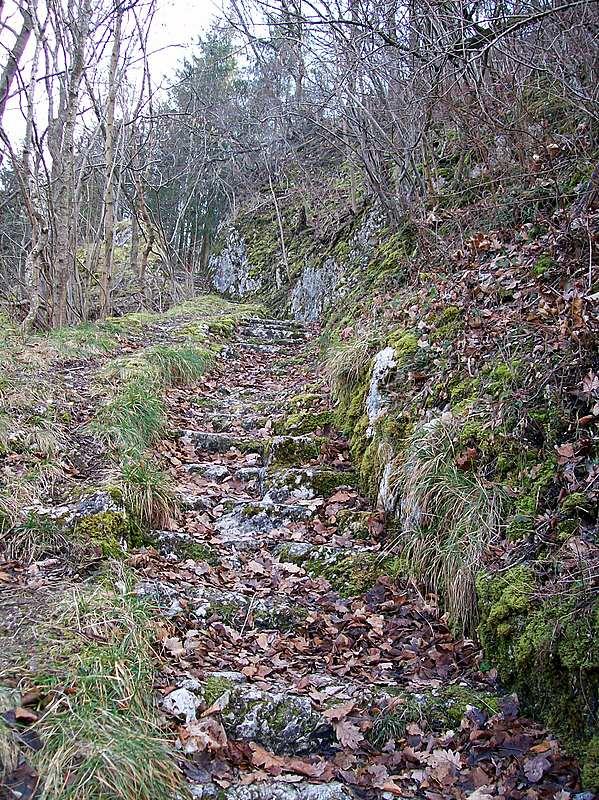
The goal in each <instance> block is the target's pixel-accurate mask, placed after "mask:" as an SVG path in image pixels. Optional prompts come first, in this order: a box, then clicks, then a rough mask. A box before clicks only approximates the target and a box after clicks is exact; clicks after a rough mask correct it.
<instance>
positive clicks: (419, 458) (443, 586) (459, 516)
mask: <svg viewBox="0 0 599 800" xmlns="http://www.w3.org/2000/svg"><path fill="white" fill-rule="evenodd" d="M459 429H460V423H459V422H458V421H457V420H456V419H454V418H453V417H448V418H447V419H443V418H436V419H434V420H432V421H431V422H428V423H425V424H423V425H422V426H420V427H419V428H418V429H417V430H416V431H415V432H414V434H413V435H412V436H411V437H410V440H409V442H408V445H407V448H406V450H405V452H404V454H403V456H402V459H401V461H400V463H398V465H397V469H396V470H395V472H394V475H393V477H392V480H391V484H392V487H393V489H394V491H396V492H397V496H399V497H401V501H400V503H401V505H400V522H401V534H400V535H399V537H398V538H397V540H396V541H395V542H394V546H397V547H400V548H401V552H402V556H403V557H404V558H405V559H406V561H407V563H408V564H409V565H410V568H411V570H412V575H413V577H414V578H416V579H418V580H421V581H424V582H425V583H426V585H427V587H428V588H429V589H430V590H431V591H433V592H435V593H436V594H438V595H439V596H440V597H443V598H444V599H445V604H446V609H447V611H448V612H449V617H450V620H451V623H452V625H453V626H454V627H455V628H456V629H458V630H461V631H463V632H466V633H472V632H473V631H474V629H475V627H476V623H477V604H476V586H475V578H476V574H477V572H479V570H480V569H481V564H482V557H483V554H484V553H485V551H486V550H487V548H488V547H489V544H490V543H491V542H492V541H493V540H494V539H495V538H496V537H497V536H498V534H499V530H500V526H501V524H502V520H503V517H504V514H505V510H506V504H507V497H506V495H505V493H504V492H503V490H501V489H499V488H498V487H496V486H493V485H489V484H488V483H487V482H485V481H483V480H482V479H481V478H480V477H479V476H478V475H477V474H476V473H475V472H474V471H473V470H472V469H469V470H462V469H460V468H459V467H458V466H457V464H456V456H457V455H458V454H459V446H458V445H457V444H456V442H457V439H458V434H459Z"/></svg>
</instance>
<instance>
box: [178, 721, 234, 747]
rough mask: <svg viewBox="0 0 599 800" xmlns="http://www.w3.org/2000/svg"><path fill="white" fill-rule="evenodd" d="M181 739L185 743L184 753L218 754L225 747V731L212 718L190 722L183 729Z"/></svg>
mask: <svg viewBox="0 0 599 800" xmlns="http://www.w3.org/2000/svg"><path fill="white" fill-rule="evenodd" d="M181 739H182V740H183V741H184V743H185V746H184V750H185V752H186V753H198V752H202V751H204V750H207V751H208V752H209V753H218V752H219V751H221V750H224V749H225V748H226V746H227V734H226V733H225V729H224V728H223V726H222V725H221V724H220V722H218V720H216V719H215V718H214V717H206V719H202V720H199V722H192V723H191V724H190V725H188V726H187V727H186V728H184V729H183V731H182V734H181Z"/></svg>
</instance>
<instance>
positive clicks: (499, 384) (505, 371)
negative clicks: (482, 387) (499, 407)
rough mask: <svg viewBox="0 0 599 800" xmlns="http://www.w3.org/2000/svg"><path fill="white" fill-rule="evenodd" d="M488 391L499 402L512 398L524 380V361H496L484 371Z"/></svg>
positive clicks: (514, 359)
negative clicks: (512, 394)
mask: <svg viewBox="0 0 599 800" xmlns="http://www.w3.org/2000/svg"><path fill="white" fill-rule="evenodd" d="M484 373H485V375H486V385H487V390H488V391H489V393H490V394H491V395H493V397H496V398H497V399H498V400H505V399H507V398H508V397H510V395H511V393H512V392H513V391H514V389H516V388H518V386H519V385H520V383H521V380H522V373H523V370H522V361H521V360H520V359H516V358H513V359H511V360H510V361H496V362H494V364H492V365H490V366H489V367H487V368H486V369H485V370H484Z"/></svg>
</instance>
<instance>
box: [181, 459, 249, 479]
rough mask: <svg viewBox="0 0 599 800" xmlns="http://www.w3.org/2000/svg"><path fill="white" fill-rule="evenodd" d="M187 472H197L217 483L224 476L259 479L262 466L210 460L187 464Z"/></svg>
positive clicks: (224, 477)
mask: <svg viewBox="0 0 599 800" xmlns="http://www.w3.org/2000/svg"><path fill="white" fill-rule="evenodd" d="M185 469H186V470H187V472H191V473H198V474H199V475H201V476H202V477H203V478H206V479H207V480H209V481H216V482H218V483H220V482H222V481H224V480H225V479H226V478H237V479H238V480H241V481H261V480H262V476H263V473H264V467H236V466H235V465H234V464H230V465H227V464H215V463H214V462H212V461H205V462H200V463H198V464H187V465H186V467H185Z"/></svg>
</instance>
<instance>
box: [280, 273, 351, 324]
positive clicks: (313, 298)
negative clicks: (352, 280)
mask: <svg viewBox="0 0 599 800" xmlns="http://www.w3.org/2000/svg"><path fill="white" fill-rule="evenodd" d="M342 273H343V269H342V267H341V266H340V265H339V264H338V263H337V262H336V261H335V260H334V259H332V258H328V259H327V260H326V261H325V262H324V264H322V265H321V266H307V267H306V268H305V269H304V271H303V272H302V274H301V276H300V278H299V280H298V282H297V283H296V284H295V286H294V287H293V291H292V292H291V313H292V314H293V316H294V317H295V319H299V320H301V321H302V322H316V320H318V319H320V317H321V316H322V313H323V311H325V310H326V309H327V308H328V306H329V305H330V303H331V301H332V298H333V295H334V292H335V289H336V288H337V285H338V284H339V281H340V280H341V276H342Z"/></svg>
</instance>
